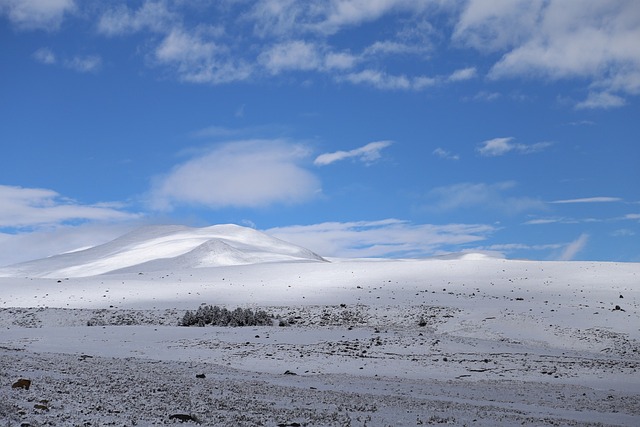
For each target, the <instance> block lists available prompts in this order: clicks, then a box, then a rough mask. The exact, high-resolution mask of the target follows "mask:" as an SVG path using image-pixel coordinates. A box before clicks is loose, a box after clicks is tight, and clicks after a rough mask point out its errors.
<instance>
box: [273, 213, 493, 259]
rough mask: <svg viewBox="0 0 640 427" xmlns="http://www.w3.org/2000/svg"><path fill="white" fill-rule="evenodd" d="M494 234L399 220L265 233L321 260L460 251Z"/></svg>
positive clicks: (486, 228)
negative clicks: (318, 255)
mask: <svg viewBox="0 0 640 427" xmlns="http://www.w3.org/2000/svg"><path fill="white" fill-rule="evenodd" d="M494 231H495V229H494V227H492V226H490V225H484V224H444V225H435V224H412V223H410V222H409V221H404V220H399V219H384V220H379V221H354V222H325V223H321V224H313V225H295V226H289V227H276V228H271V229H268V230H265V232H266V233H268V234H270V235H272V236H275V237H278V238H280V239H283V240H285V241H288V242H293V243H296V244H298V245H301V246H303V247H306V248H310V249H312V250H313V251H315V252H317V253H319V254H320V255H322V256H335V257H356V258H357V257H416V256H429V255H435V254H437V253H442V252H452V251H456V252H457V251H460V250H461V248H463V247H464V245H466V244H469V243H474V242H479V241H482V240H485V239H486V238H488V236H490V235H491V234H492V233H493V232H494Z"/></svg>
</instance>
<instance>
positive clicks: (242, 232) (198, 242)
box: [0, 224, 326, 278]
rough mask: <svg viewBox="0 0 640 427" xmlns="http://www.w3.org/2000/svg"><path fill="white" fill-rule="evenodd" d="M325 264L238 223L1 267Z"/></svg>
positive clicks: (33, 273)
mask: <svg viewBox="0 0 640 427" xmlns="http://www.w3.org/2000/svg"><path fill="white" fill-rule="evenodd" d="M292 261H326V260H325V259H323V258H322V257H320V256H319V255H317V254H315V253H313V252H311V251H310V250H308V249H305V248H302V247H300V246H296V245H294V244H291V243H287V242H285V241H282V240H279V239H276V238H275V237H271V236H268V235H266V234H264V233H261V232H259V231H256V230H254V229H251V228H247V227H241V226H238V225H231V224H226V225H214V226H211V227H204V228H191V227H185V226H175V225H165V226H149V227H143V228H140V229H138V230H135V231H133V232H131V233H128V234H125V235H124V236H122V237H119V238H117V239H115V240H113V241H111V242H108V243H105V244H102V245H99V246H95V247H92V248H89V249H85V250H81V251H76V252H70V253H65V254H60V255H55V256H52V257H49V258H45V259H40V260H35V261H29V262H25V263H20V264H16V265H13V266H9V267H5V268H2V269H0V276H4V277H25V276H26V277H45V278H47V277H48V278H62V277H86V276H94V275H98V274H105V273H110V272H115V271H119V272H122V271H132V270H135V269H138V270H140V271H157V270H172V269H182V268H199V267H217V266H226V265H244V264H256V263H265V262H292Z"/></svg>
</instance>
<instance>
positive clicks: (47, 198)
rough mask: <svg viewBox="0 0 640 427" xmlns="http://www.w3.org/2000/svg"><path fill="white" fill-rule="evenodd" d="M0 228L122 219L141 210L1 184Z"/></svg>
mask: <svg viewBox="0 0 640 427" xmlns="http://www.w3.org/2000/svg"><path fill="white" fill-rule="evenodd" d="M0 206H2V209H0V228H9V229H17V228H24V227H38V226H45V225H54V224H62V223H65V222H70V221H124V220H132V219H136V218H139V217H140V214H134V213H130V212H126V211H124V210H120V209H116V208H114V207H112V206H111V205H109V204H106V205H105V204H94V205H85V204H81V203H78V202H76V201H74V200H70V199H67V198H64V197H62V196H61V195H60V194H58V193H57V192H55V191H53V190H48V189H43V188H23V187H14V186H8V185H0Z"/></svg>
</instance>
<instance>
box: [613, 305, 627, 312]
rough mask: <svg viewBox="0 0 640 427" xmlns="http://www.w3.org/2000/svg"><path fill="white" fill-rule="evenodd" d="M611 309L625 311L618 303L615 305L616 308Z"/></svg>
mask: <svg viewBox="0 0 640 427" xmlns="http://www.w3.org/2000/svg"><path fill="white" fill-rule="evenodd" d="M613 311H626V310H624V309H623V308H621V307H620V306H619V305H616V308H614V309H613Z"/></svg>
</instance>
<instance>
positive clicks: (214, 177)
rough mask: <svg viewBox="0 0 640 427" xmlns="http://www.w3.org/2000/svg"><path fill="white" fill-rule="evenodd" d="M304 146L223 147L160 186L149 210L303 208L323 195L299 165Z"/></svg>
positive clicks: (259, 143) (279, 142)
mask: <svg viewBox="0 0 640 427" xmlns="http://www.w3.org/2000/svg"><path fill="white" fill-rule="evenodd" d="M308 154H309V153H308V150H307V149H306V148H304V147H303V146H300V145H296V144H292V143H290V142H287V141H282V140H247V141H237V142H229V143H226V144H221V145H218V146H216V147H214V148H213V149H211V150H210V151H207V152H205V153H203V154H200V155H199V156H197V157H194V158H192V159H191V160H188V161H186V162H184V163H182V164H180V165H178V166H176V167H175V168H174V169H173V170H172V171H171V172H169V173H168V174H167V175H166V176H163V177H160V178H158V179H157V180H156V183H155V186H154V188H153V189H152V192H151V196H150V197H151V204H152V206H153V207H154V208H156V209H171V208H172V207H174V206H176V205H178V204H191V205H202V206H206V207H209V208H214V209H215V208H222V207H227V206H235V207H259V206H267V205H271V204H274V203H299V202H302V201H306V200H308V199H310V198H312V197H314V196H315V195H316V194H317V193H318V192H319V191H320V183H319V181H318V179H317V178H316V177H315V176H314V175H313V174H311V173H310V172H309V171H307V170H306V169H304V168H303V167H301V166H300V165H299V163H301V162H302V161H303V160H304V159H305V158H306V157H307V156H308Z"/></svg>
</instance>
